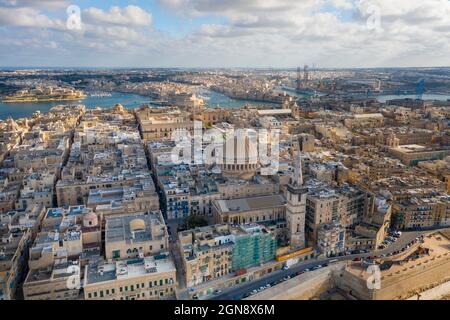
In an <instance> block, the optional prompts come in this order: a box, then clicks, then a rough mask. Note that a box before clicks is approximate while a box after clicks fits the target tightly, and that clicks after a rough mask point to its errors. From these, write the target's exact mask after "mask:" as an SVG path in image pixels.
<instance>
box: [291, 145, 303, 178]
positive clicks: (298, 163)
mask: <svg viewBox="0 0 450 320" xmlns="http://www.w3.org/2000/svg"><path fill="white" fill-rule="evenodd" d="M295 148H296V149H297V156H296V160H295V168H294V181H292V182H293V183H292V185H294V186H296V187H301V186H302V185H303V172H302V154H301V151H300V143H299V142H298V138H297V139H296V141H295Z"/></svg>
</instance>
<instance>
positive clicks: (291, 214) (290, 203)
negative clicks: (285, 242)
mask: <svg viewBox="0 0 450 320" xmlns="http://www.w3.org/2000/svg"><path fill="white" fill-rule="evenodd" d="M296 148H297V156H296V162H295V168H294V175H293V177H292V178H291V180H290V182H289V184H288V186H287V188H286V200H287V205H286V224H287V229H288V237H289V241H290V245H291V249H302V248H304V247H305V216H306V195H307V193H308V190H307V188H305V187H304V186H303V172H302V159H301V153H300V145H299V143H298V140H297V141H296Z"/></svg>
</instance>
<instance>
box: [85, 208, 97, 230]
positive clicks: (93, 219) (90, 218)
mask: <svg viewBox="0 0 450 320" xmlns="http://www.w3.org/2000/svg"><path fill="white" fill-rule="evenodd" d="M83 226H84V227H86V228H89V227H96V226H98V216H97V214H96V213H95V212H93V211H89V212H88V213H86V214H85V215H84V217H83Z"/></svg>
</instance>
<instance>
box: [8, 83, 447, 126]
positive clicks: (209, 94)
mask: <svg viewBox="0 0 450 320" xmlns="http://www.w3.org/2000/svg"><path fill="white" fill-rule="evenodd" d="M288 94H291V92H288ZM199 95H200V96H202V97H203V98H204V99H205V104H206V106H208V107H217V106H219V107H222V108H240V107H243V106H245V105H246V104H251V105H257V106H267V107H276V106H277V104H274V103H267V102H260V101H246V100H238V99H232V98H229V97H227V96H225V95H223V94H221V93H218V92H214V91H210V90H202V91H201V92H199ZM291 95H292V94H291ZM376 98H377V99H378V101H380V102H386V101H387V100H390V99H402V98H410V99H416V96H415V95H380V96H377V97H376ZM422 99H424V100H444V101H445V100H450V95H437V94H424V95H423V96H422ZM117 103H120V104H122V105H123V106H124V107H125V108H128V109H133V108H137V107H139V106H140V105H143V104H150V105H151V103H152V98H150V97H144V96H141V95H137V94H131V93H120V92H113V93H112V94H111V95H110V96H88V97H87V98H86V99H84V100H79V101H48V102H29V103H4V102H1V101H0V119H2V120H4V119H6V118H8V117H12V118H13V119H18V118H23V117H30V116H31V115H32V114H33V113H34V112H36V111H38V110H39V111H40V112H47V111H48V110H50V109H51V108H52V107H54V106H56V105H60V104H65V105H70V104H84V105H85V106H86V108H96V107H100V108H111V107H113V106H114V105H115V104H117Z"/></svg>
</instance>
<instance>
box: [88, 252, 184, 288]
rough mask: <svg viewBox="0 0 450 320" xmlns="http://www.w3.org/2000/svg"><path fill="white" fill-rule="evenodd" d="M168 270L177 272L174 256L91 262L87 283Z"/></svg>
mask: <svg viewBox="0 0 450 320" xmlns="http://www.w3.org/2000/svg"><path fill="white" fill-rule="evenodd" d="M167 272H173V273H175V272H176V269H175V264H174V262H173V260H172V258H170V257H168V256H150V257H146V258H137V259H128V260H121V261H117V262H115V263H107V264H104V265H98V264H96V263H93V264H89V265H87V266H86V279H85V282H86V285H89V284H96V283H101V282H108V281H115V280H124V279H130V278H134V277H139V276H142V275H146V274H157V273H167Z"/></svg>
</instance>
